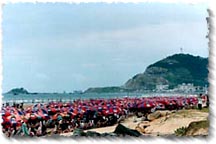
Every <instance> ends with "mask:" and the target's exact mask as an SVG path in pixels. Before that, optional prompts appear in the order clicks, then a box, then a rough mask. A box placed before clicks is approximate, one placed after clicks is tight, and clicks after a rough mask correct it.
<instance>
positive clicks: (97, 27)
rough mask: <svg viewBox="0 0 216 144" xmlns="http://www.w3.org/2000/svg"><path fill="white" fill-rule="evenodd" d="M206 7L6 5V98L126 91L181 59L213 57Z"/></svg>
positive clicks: (4, 22)
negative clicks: (156, 68) (152, 69)
mask: <svg viewBox="0 0 216 144" xmlns="http://www.w3.org/2000/svg"><path fill="white" fill-rule="evenodd" d="M206 8H207V6H206V5H203V4H200V5H184V4H161V3H157V4H156V3H155V4H150V3H148V4H147V3H139V4H123V3H118V4H105V3H94V4H66V3H58V4H51V3H48V4H30V3H29V4H27V3H23V4H21V3H20V4H6V5H5V6H4V7H3V92H6V91H8V90H10V89H11V88H14V87H25V88H26V89H28V90H29V91H32V92H36V91H37V92H63V91H67V92H69V91H73V90H85V89H87V88H88V87H102V86H118V85H123V84H124V83H125V82H126V81H127V80H128V79H129V78H131V77H132V76H134V75H135V74H137V73H141V72H144V71H145V68H146V66H148V65H149V64H152V63H154V62H156V61H157V60H160V59H162V58H165V57H167V56H169V55H172V54H175V53H179V52H180V47H183V51H184V53H190V54H193V55H200V56H203V57H207V56H208V45H207V44H208V39H206V38H205V36H206V35H207V24H206V17H207V16H208V13H207V11H206Z"/></svg>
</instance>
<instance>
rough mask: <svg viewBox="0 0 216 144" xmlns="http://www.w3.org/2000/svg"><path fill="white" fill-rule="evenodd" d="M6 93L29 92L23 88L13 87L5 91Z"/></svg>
mask: <svg viewBox="0 0 216 144" xmlns="http://www.w3.org/2000/svg"><path fill="white" fill-rule="evenodd" d="M7 94H14V95H18V94H29V92H28V91H27V90H26V89H24V88H14V89H12V90H10V91H9V92H7Z"/></svg>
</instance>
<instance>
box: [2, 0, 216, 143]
mask: <svg viewBox="0 0 216 144" xmlns="http://www.w3.org/2000/svg"><path fill="white" fill-rule="evenodd" d="M17 2H34V3H35V2H68V3H80V2H107V3H112V2H133V3H138V2H164V3H188V4H197V3H205V2H208V3H209V8H210V10H211V13H212V15H211V31H210V43H209V45H210V53H209V71H210V73H209V82H210V89H209V90H210V91H209V92H210V103H211V104H210V109H211V110H210V111H211V114H210V115H211V116H210V126H211V128H210V135H209V136H208V137H207V138H169V139H168V138H161V137H155V138H145V139H140V138H138V139H137V138H133V139H132V138H131V139H129V138H124V139H123V138H120V139H116V138H115V139H111V138H109V139H105V138H101V139H97V138H80V139H75V140H73V139H68V138H63V137H62V138H58V139H55V138H53V137H52V138H46V139H44V138H34V139H25V140H23V139H17V140H15V139H11V138H10V139H8V138H6V137H4V136H3V134H2V131H1V128H0V143H1V144H6V143H23V144H25V143H30V144H33V143H41V142H42V143H52V144H55V143H58V142H64V143H65V144H67V143H68V144H71V143H101V142H102V143H106V144H108V143H124V144H126V143H157V144H158V143H167V144H168V143H175V142H177V143H202V144H203V143H213V142H214V141H215V139H216V135H215V130H216V128H215V121H216V120H215V112H216V111H215V110H216V107H215V106H216V105H215V99H216V98H214V97H216V92H215V89H216V82H215V77H216V67H215V65H216V50H215V11H216V10H215V9H216V4H215V0H209V1H205V0H115V1H114V0H1V1H0V4H1V11H0V16H1V19H0V33H1V35H0V41H1V43H0V50H1V53H0V86H2V79H3V77H2V68H3V67H2V6H3V4H7V3H17ZM1 93H2V89H1V88H0V94H1ZM1 103H2V97H1V98H0V105H1ZM1 121H2V120H0V122H1Z"/></svg>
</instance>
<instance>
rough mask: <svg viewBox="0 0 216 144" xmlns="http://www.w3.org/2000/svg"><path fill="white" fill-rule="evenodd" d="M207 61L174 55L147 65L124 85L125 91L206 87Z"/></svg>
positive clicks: (194, 57)
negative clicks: (192, 86) (179, 85)
mask: <svg viewBox="0 0 216 144" xmlns="http://www.w3.org/2000/svg"><path fill="white" fill-rule="evenodd" d="M207 67H208V59H207V58H202V57H199V56H193V55H189V54H175V55H172V56H169V57H167V58H165V59H162V60H160V61H158V62H156V63H154V64H151V65H149V66H148V67H147V68H146V70H145V72H144V73H140V74H137V75H135V76H134V77H133V78H131V79H129V80H128V81H127V82H126V83H125V85H124V86H125V88H126V89H135V90H136V89H155V88H156V85H158V84H162V85H169V88H173V87H176V86H177V85H178V84H182V83H193V84H194V85H195V86H205V85H208V79H207V78H208V69H207Z"/></svg>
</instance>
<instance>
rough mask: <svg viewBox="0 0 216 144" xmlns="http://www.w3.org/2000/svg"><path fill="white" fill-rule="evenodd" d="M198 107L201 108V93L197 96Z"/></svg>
mask: <svg viewBox="0 0 216 144" xmlns="http://www.w3.org/2000/svg"><path fill="white" fill-rule="evenodd" d="M198 109H199V110H202V94H200V95H199V96H198Z"/></svg>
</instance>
